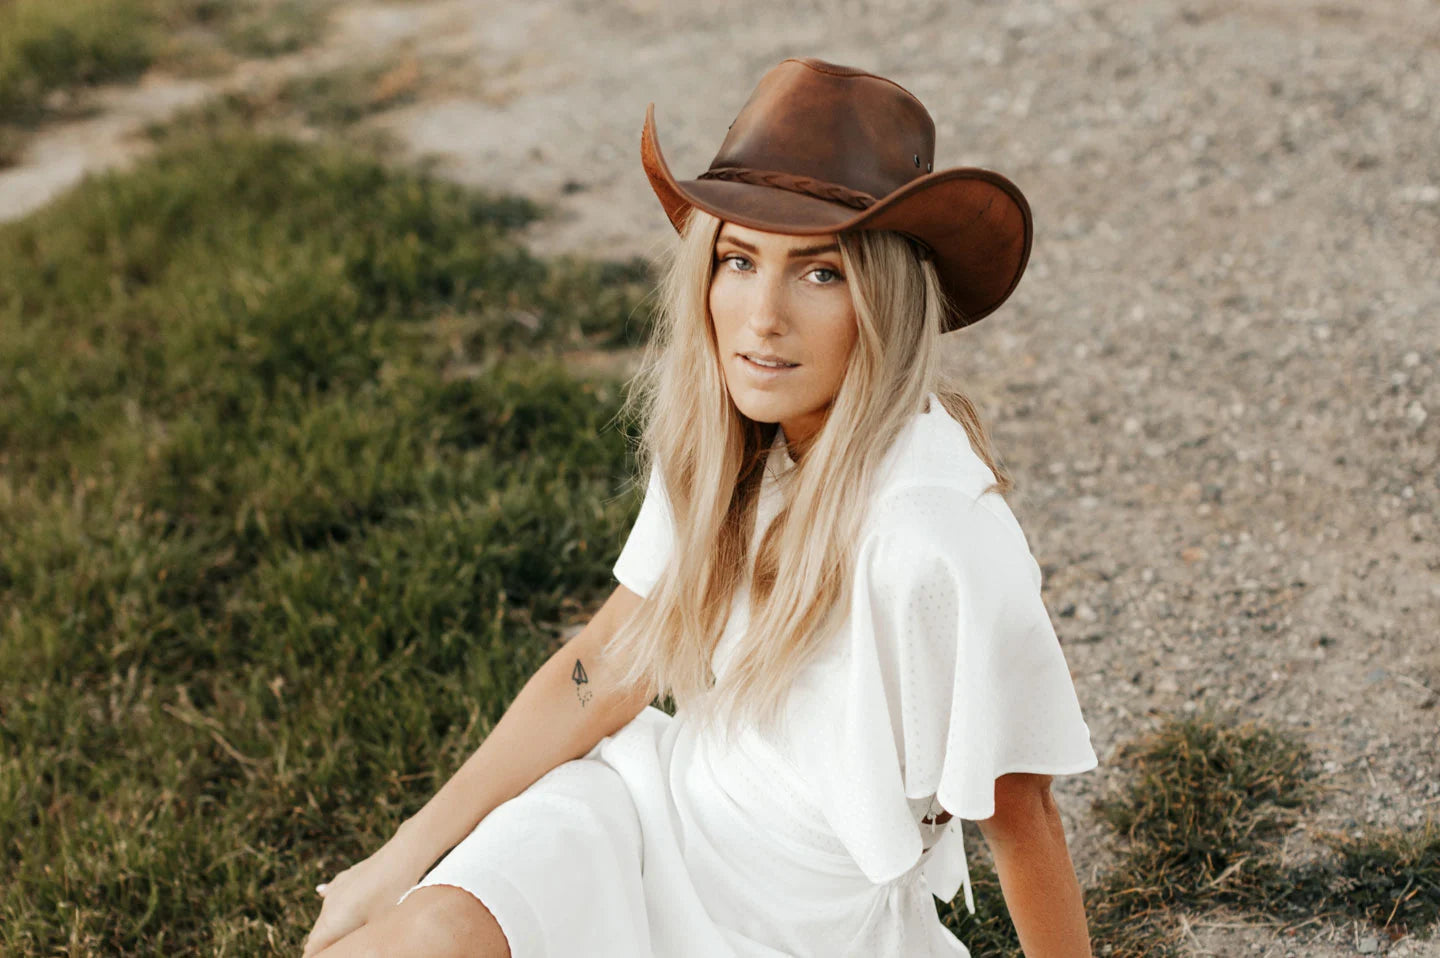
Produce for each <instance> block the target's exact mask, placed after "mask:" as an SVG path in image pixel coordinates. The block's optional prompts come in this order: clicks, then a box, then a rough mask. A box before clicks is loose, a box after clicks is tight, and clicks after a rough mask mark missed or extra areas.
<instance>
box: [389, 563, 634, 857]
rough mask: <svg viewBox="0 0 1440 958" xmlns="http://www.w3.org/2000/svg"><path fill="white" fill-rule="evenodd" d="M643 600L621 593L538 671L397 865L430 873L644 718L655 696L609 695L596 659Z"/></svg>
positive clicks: (399, 838) (412, 836)
mask: <svg viewBox="0 0 1440 958" xmlns="http://www.w3.org/2000/svg"><path fill="white" fill-rule="evenodd" d="M641 601H642V599H641V597H640V596H638V595H636V594H635V593H634V592H631V591H630V590H629V589H627V588H626V587H625V586H623V585H621V586H617V587H616V589H615V591H614V592H613V593H612V594H611V595H610V598H609V599H607V600H606V601H605V604H604V605H603V606H601V607H600V609H599V611H597V612H596V613H595V615H594V616H593V617H592V618H591V620H590V621H589V623H587V624H586V626H585V628H584V629H582V630H581V631H580V633H579V634H578V635H576V636H575V637H574V638H572V639H570V641H568V642H566V643H565V645H563V646H561V648H560V649H559V650H558V651H556V653H555V654H554V655H552V656H551V657H550V658H549V659H548V660H546V662H545V664H544V665H542V666H541V667H540V668H539V669H537V670H536V671H535V674H534V675H533V676H531V677H530V680H529V681H528V682H526V683H525V686H524V687H523V688H522V689H521V690H520V692H519V694H517V695H516V696H515V700H514V701H513V702H511V703H510V706H509V708H508V709H507V710H506V711H505V714H504V715H503V716H501V718H500V721H499V722H498V723H496V725H495V728H494V729H492V730H491V732H490V734H489V735H488V736H486V738H485V741H484V742H482V743H481V744H480V747H479V748H477V749H476V750H475V752H474V754H472V755H471V756H470V757H469V758H468V759H466V761H465V764H463V765H462V766H460V768H459V770H458V771H456V773H455V774H454V775H453V776H452V777H451V778H450V780H449V781H448V782H446V783H445V785H444V786H443V787H442V788H441V789H440V790H439V791H438V792H436V793H435V796H434V797H433V798H431V799H430V801H429V802H427V803H426V804H425V806H424V807H423V808H421V809H420V811H418V812H416V813H415V815H414V816H412V817H411V818H410V819H409V820H407V821H406V822H405V823H404V824H402V825H401V826H400V828H399V829H398V830H397V831H396V833H395V837H394V838H392V839H391V840H390V842H389V844H390V845H392V846H395V848H394V852H395V856H396V857H397V858H401V859H403V860H405V861H408V862H410V863H411V864H412V865H413V866H414V867H416V868H420V869H424V868H427V867H429V865H430V864H431V863H432V862H434V861H435V859H437V858H439V857H440V855H441V854H443V853H444V852H445V851H447V850H448V849H450V848H451V847H452V846H454V845H455V844H457V843H458V842H459V841H460V840H461V839H462V838H464V837H465V836H466V835H468V834H469V833H470V831H471V830H472V829H473V828H474V827H475V826H476V825H477V824H479V822H480V820H481V819H483V818H484V817H485V816H486V815H488V814H490V812H491V810H492V809H494V808H495V807H496V806H497V805H499V804H501V803H502V802H504V801H506V800H508V799H510V798H513V797H514V796H516V795H518V794H520V792H522V791H524V790H525V789H526V788H528V787H530V785H531V784H533V783H534V782H535V780H536V779H538V778H540V777H541V776H542V775H544V774H545V773H546V772H548V771H550V770H551V769H552V768H554V767H555V766H557V765H559V764H560V763H561V762H566V761H569V760H570V759H574V758H580V757H581V756H583V755H585V754H586V753H587V752H589V751H590V750H591V749H592V748H594V747H595V743H597V742H599V741H600V739H602V738H604V737H605V736H607V735H611V734H613V733H615V732H617V731H619V730H620V729H621V728H623V727H624V726H625V725H627V724H628V723H629V722H630V721H631V720H632V719H634V718H635V717H636V716H637V715H639V714H640V712H641V710H643V709H644V708H645V706H646V705H648V704H649V703H650V701H651V700H652V699H653V698H654V695H653V693H642V694H632V695H630V696H628V697H624V696H620V695H616V694H613V693H607V691H606V688H607V680H608V679H609V678H611V676H610V675H607V674H606V673H605V672H604V671H603V670H602V669H601V667H600V662H599V656H598V654H597V653H598V652H599V650H600V649H601V648H603V647H604V645H605V644H606V643H607V642H609V640H610V637H611V636H613V635H614V634H615V632H616V630H617V629H618V628H619V626H620V625H621V624H623V623H624V621H625V620H626V619H628V618H629V617H630V615H631V614H632V613H633V612H634V611H635V609H636V607H637V606H639V604H640V602H641ZM612 671H613V668H612Z"/></svg>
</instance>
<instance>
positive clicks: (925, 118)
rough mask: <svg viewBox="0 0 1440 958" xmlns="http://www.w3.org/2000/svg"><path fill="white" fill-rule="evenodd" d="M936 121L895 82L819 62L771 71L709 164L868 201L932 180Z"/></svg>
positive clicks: (795, 62) (788, 63)
mask: <svg viewBox="0 0 1440 958" xmlns="http://www.w3.org/2000/svg"><path fill="white" fill-rule="evenodd" d="M934 159H935V121H934V120H933V119H931V117H930V113H929V112H928V111H927V110H926V109H925V107H924V105H923V104H921V102H920V101H919V100H918V99H916V98H915V96H914V95H913V94H911V93H910V92H909V91H908V90H906V89H905V88H903V87H901V86H900V85H899V84H897V83H895V82H894V81H892V80H887V79H885V78H884V77H878V76H876V75H874V74H873V73H867V72H866V71H864V70H860V69H857V68H855V67H847V66H841V65H839V64H834V63H828V62H826V61H824V60H819V59H816V58H814V57H803V58H791V59H788V60H784V61H782V62H781V63H779V64H778V65H776V66H774V67H772V68H771V69H770V70H769V71H768V72H767V73H766V74H765V75H764V76H763V77H762V78H761V79H760V82H759V83H758V84H757V85H756V87H755V90H754V91H753V92H752V93H751V94H750V98H749V99H748V100H746V101H745V105H744V106H743V107H741V109H740V112H739V114H737V115H736V117H735V121H734V122H733V123H732V124H731V125H730V129H729V131H728V133H727V134H726V136H725V141H724V142H723V143H722V144H721V145H720V150H719V152H718V153H716V154H715V159H714V160H712V161H711V163H710V171H714V170H717V169H727V168H739V169H749V170H766V171H776V172H781V173H786V174H790V175H792V176H802V177H811V178H813V179H816V180H822V181H825V182H827V183H833V184H837V185H839V186H843V187H848V188H849V189H851V190H856V191H859V192H861V193H865V194H868V195H869V196H870V197H875V198H878V197H882V196H886V195H888V194H889V193H891V192H893V191H894V190H896V189H898V188H900V187H901V186H904V185H905V184H906V183H909V182H910V181H911V180H915V179H918V178H919V177H922V176H924V175H925V174H926V173H928V172H929V171H930V169H931V167H932V165H933V163H934Z"/></svg>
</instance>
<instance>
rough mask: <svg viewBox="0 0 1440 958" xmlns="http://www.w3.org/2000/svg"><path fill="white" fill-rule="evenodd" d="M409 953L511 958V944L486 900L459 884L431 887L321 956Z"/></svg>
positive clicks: (365, 957)
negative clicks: (487, 906) (483, 900)
mask: <svg viewBox="0 0 1440 958" xmlns="http://www.w3.org/2000/svg"><path fill="white" fill-rule="evenodd" d="M408 955H415V956H421V955H423V956H427V958H429V956H437V958H450V956H454V958H462V956H463V958H510V944H509V942H508V941H506V939H505V933H504V932H503V931H501V930H500V923H499V922H497V921H496V920H495V916H494V915H492V914H491V913H490V909H489V908H486V907H485V905H484V904H483V903H481V901H480V899H478V898H476V897H475V896H474V895H472V894H470V893H469V892H468V891H465V890H464V889H463V888H457V887H455V886H453V885H427V886H425V887H424V888H417V889H415V891H413V892H411V893H410V895H409V897H407V898H406V899H405V900H404V901H403V902H401V903H400V904H399V905H396V906H395V907H394V908H391V909H389V910H388V911H387V912H386V913H385V914H384V915H382V916H381V917H379V918H377V919H376V920H375V921H373V922H371V923H369V924H367V925H363V926H361V927H360V928H358V929H356V930H355V931H354V932H352V933H351V934H349V935H347V936H346V937H344V938H342V939H341V940H340V941H338V942H336V943H335V944H334V945H332V946H331V947H330V948H328V949H326V950H325V951H324V952H322V953H321V956H320V958H370V956H377V958H378V956H385V958H396V956H408Z"/></svg>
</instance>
